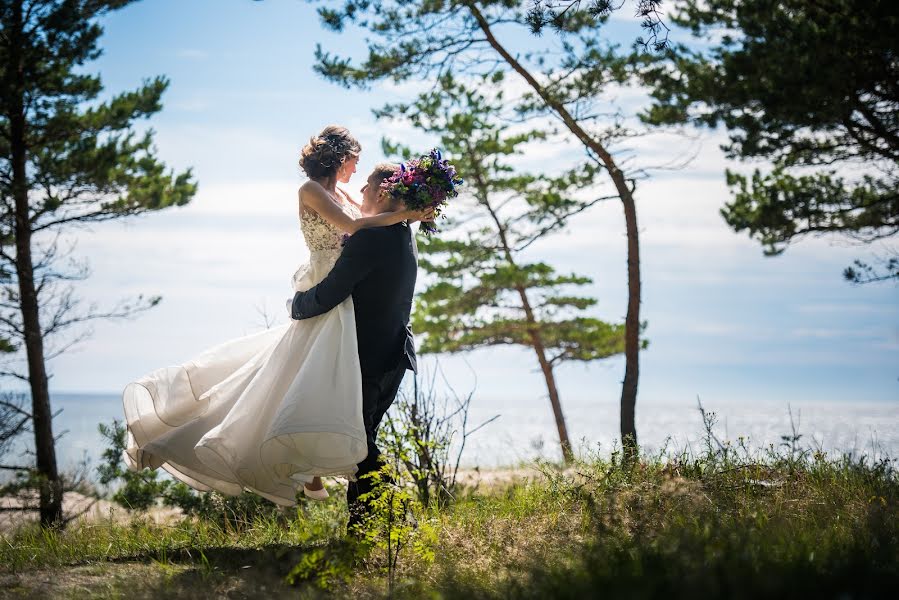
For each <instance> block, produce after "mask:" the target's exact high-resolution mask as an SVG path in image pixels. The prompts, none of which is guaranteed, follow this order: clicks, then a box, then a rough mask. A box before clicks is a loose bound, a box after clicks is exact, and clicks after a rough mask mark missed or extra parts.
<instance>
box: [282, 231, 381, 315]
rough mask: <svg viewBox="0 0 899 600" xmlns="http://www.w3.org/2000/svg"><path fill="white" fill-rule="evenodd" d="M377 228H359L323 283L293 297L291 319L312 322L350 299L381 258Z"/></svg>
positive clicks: (347, 242) (348, 240)
mask: <svg viewBox="0 0 899 600" xmlns="http://www.w3.org/2000/svg"><path fill="white" fill-rule="evenodd" d="M377 239H378V235H377V232H376V231H375V229H360V230H359V231H357V232H356V233H355V234H353V235H352V236H350V237H349V239H347V241H346V244H345V245H344V247H343V252H341V253H340V257H339V258H338V259H337V262H336V263H334V268H332V269H331V272H330V273H328V275H327V276H326V277H325V278H324V279H322V281H321V282H320V283H319V284H318V285H316V286H314V287H312V288H309V289H308V290H306V291H305V292H297V293H296V294H294V296H293V304H292V305H291V311H290V313H291V315H290V316H291V317H292V318H293V319H296V320H299V319H309V318H311V317H315V316H318V315H321V314H324V313H326V312H328V311H329V310H331V309H332V308H334V307H335V306H337V305H338V304H340V303H341V302H343V301H344V300H346V299H347V298H349V296H350V294H352V293H353V288H355V287H356V284H357V283H359V282H360V281H362V279H364V278H365V276H366V275H368V274H369V273H370V272H371V270H372V269H373V268H374V267H375V265H376V264H377V261H378V257H379V256H380V254H379V252H378V248H377Z"/></svg>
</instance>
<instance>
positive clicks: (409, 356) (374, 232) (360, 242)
mask: <svg viewBox="0 0 899 600" xmlns="http://www.w3.org/2000/svg"><path fill="white" fill-rule="evenodd" d="M412 243H413V242H412V234H411V230H410V229H409V227H408V226H407V225H406V224H405V223H398V224H396V225H391V226H389V227H371V228H368V229H360V230H359V231H357V232H356V233H355V234H354V235H352V236H350V237H349V239H347V241H346V244H345V245H344V247H343V251H342V252H341V254H340V257H339V258H338V259H337V262H336V263H335V264H334V268H332V269H331V272H330V273H328V275H327V276H326V277H325V278H324V279H323V280H322V281H321V282H320V283H319V284H318V285H316V286H314V287H312V288H311V289H309V290H307V291H305V292H297V293H296V294H295V295H294V298H293V305H292V309H291V313H292V316H293V318H294V319H308V318H310V317H314V316H317V315H321V314H324V313H326V312H328V311H329V310H331V309H332V308H334V307H335V306H337V305H338V304H340V303H341V302H343V301H344V300H345V299H346V298H347V297H349V296H350V295H352V296H353V306H354V308H355V312H356V338H357V340H358V343H359V362H360V365H361V367H362V375H363V376H368V377H371V376H377V375H381V374H383V373H387V372H388V371H391V370H393V369H396V368H397V367H399V366H400V364H402V363H403V362H404V361H405V366H406V368H407V369H412V370H413V371H416V360H415V343H414V341H413V339H412V330H411V329H410V328H409V314H410V312H411V311H412V295H413V292H414V290H415V277H416V275H417V273H418V265H417V262H416V260H415V253H414V251H413V249H412Z"/></svg>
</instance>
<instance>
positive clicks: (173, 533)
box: [0, 444, 899, 600]
mask: <svg viewBox="0 0 899 600" xmlns="http://www.w3.org/2000/svg"><path fill="white" fill-rule="evenodd" d="M541 471H542V476H540V477H538V478H536V479H534V480H530V481H524V482H517V483H510V484H499V485H496V486H494V487H491V488H489V489H469V490H463V491H462V492H461V493H459V494H457V499H456V501H455V502H454V503H452V504H451V505H449V506H447V507H444V508H442V509H437V508H430V509H428V510H421V511H419V512H418V513H417V514H416V519H417V523H418V526H419V527H418V532H419V533H418V534H417V535H419V536H420V539H419V540H418V541H419V545H418V546H417V547H416V548H415V549H412V547H411V546H410V547H409V548H408V549H407V550H405V551H404V552H403V553H402V554H401V556H400V560H399V567H398V571H397V573H396V585H395V588H394V595H395V596H397V597H408V598H421V597H440V598H447V599H452V598H511V597H514V598H531V597H533V598H547V597H555V598H585V597H608V598H615V597H627V598H656V597H674V598H688V597H689V598H715V597H720V598H761V597H784V596H788V595H789V596H803V597H804V596H809V597H824V598H828V597H841V598H869V597H899V480H897V476H896V472H895V471H894V469H893V468H892V463H891V462H890V461H881V462H877V463H871V462H869V461H866V460H857V459H851V458H848V457H840V458H837V459H830V458H828V457H826V456H824V455H822V454H820V453H808V452H800V451H796V449H795V448H794V449H788V451H784V452H780V453H777V452H773V451H769V452H767V453H762V454H761V455H750V454H749V453H748V452H739V451H734V449H733V448H731V447H730V446H728V445H723V446H720V447H713V446H712V445H711V444H710V445H709V447H708V448H707V451H706V452H704V453H703V454H702V455H701V456H698V457H692V456H688V455H686V454H684V455H681V456H679V457H676V458H667V459H662V458H659V457H643V458H642V459H641V461H639V462H638V463H637V464H635V465H632V466H629V465H623V464H622V463H621V462H620V460H619V459H618V456H617V455H615V456H613V458H612V459H611V460H609V459H608V458H605V459H604V458H598V457H591V458H588V459H586V460H583V461H581V462H579V463H577V464H576V465H574V466H573V467H571V468H568V469H565V470H564V471H562V470H559V469H557V468H556V467H554V466H552V465H541ZM334 495H335V496H337V497H336V498H333V499H332V500H330V501H329V502H327V503H324V504H312V503H306V504H304V505H302V506H300V507H299V508H298V509H297V511H295V512H292V513H290V514H287V515H286V516H273V515H268V516H266V517H264V518H256V519H252V520H249V521H246V522H229V521H225V522H221V521H210V520H206V519H198V518H192V519H185V520H183V521H181V522H179V523H177V524H175V525H172V526H161V525H155V524H152V523H150V522H149V521H148V520H146V519H141V518H139V517H138V518H135V519H134V520H133V521H132V522H131V523H130V524H127V525H121V524H116V523H114V522H112V521H109V522H96V523H93V524H89V525H88V524H77V525H74V526H72V527H70V528H68V529H67V530H65V531H62V532H48V531H44V530H41V529H39V528H37V527H29V528H25V529H22V530H21V531H19V532H18V533H16V534H15V535H13V536H11V537H9V538H5V539H2V540H0V582H2V586H0V595H2V596H3V597H29V595H34V594H35V593H36V592H41V594H42V595H44V596H46V597H79V598H80V597H95V598H113V597H127V598H129V600H134V599H135V598H144V597H146V598H165V597H171V598H181V597H184V598H188V597H196V595H197V594H202V593H204V592H205V593H206V595H208V594H213V593H214V595H215V596H216V597H228V598H251V597H267V598H269V597H297V595H298V594H299V595H300V596H308V597H318V596H333V597H346V596H350V595H352V596H356V597H361V598H366V597H368V598H376V597H383V596H384V595H385V594H386V590H387V583H386V575H385V573H384V566H385V564H386V561H385V558H384V556H383V551H382V550H379V549H375V550H373V551H372V552H371V554H369V555H368V556H367V557H365V558H362V559H357V560H356V562H353V563H347V564H344V565H342V566H341V565H340V564H338V568H332V569H331V571H321V572H319V576H318V577H310V579H308V580H306V581H302V580H301V581H298V582H297V583H296V584H295V585H294V586H293V587H291V586H289V585H287V584H286V583H284V577H285V576H286V575H287V574H288V573H289V572H290V571H291V569H292V567H293V566H294V565H296V564H298V563H301V562H303V561H306V562H309V561H310V560H312V558H311V557H314V558H315V560H316V561H318V562H317V563H315V564H326V563H327V564H330V565H331V567H334V565H335V564H337V563H335V561H338V562H339V561H340V560H346V556H348V555H347V554H346V553H345V552H341V549H344V548H345V547H346V543H345V542H343V541H341V540H342V528H343V523H344V522H345V518H346V516H345V508H344V507H343V505H342V499H341V498H340V497H339V493H335V494H334ZM422 548H425V549H427V551H423V550H422ZM323 557H324V558H325V559H327V560H324V562H322V560H323ZM329 560H330V562H328V561H329ZM313 562H314V561H313ZM314 571H315V569H312V570H311V571H309V573H313V574H314ZM307 574H308V573H307ZM341 574H346V575H348V578H347V579H343V578H341V577H340V575H341ZM48 579H49V580H53V581H55V582H57V583H55V584H52V585H51V587H49V588H48V587H46V585H45V582H46V580H48ZM42 582H44V583H42ZM321 584H325V586H326V589H322V588H321ZM42 586H43V587H42ZM210 597H211V596H210Z"/></svg>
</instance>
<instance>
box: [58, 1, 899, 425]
mask: <svg viewBox="0 0 899 600" xmlns="http://www.w3.org/2000/svg"><path fill="white" fill-rule="evenodd" d="M104 26H105V28H106V33H105V35H104V37H103V38H102V42H101V43H102V46H103V48H104V55H103V56H102V57H101V59H100V60H98V61H96V62H95V63H93V64H91V65H89V66H88V68H90V69H91V70H96V71H99V72H100V73H101V75H102V77H103V80H104V83H105V85H106V89H107V90H108V91H109V92H118V91H123V90H126V89H130V88H133V87H135V86H137V85H139V84H140V82H141V80H142V79H144V78H146V77H151V76H155V75H159V74H164V75H166V76H168V77H169V78H170V80H171V86H170V88H169V90H168V92H167V93H166V95H165V97H164V105H165V108H164V110H163V111H162V112H161V113H160V114H158V115H156V116H155V117H154V118H153V119H152V120H151V122H150V126H152V128H153V129H154V130H155V131H156V132H157V133H156V143H157V147H158V152H159V155H160V156H161V157H163V159H165V160H166V161H167V163H168V164H170V165H171V166H173V167H174V168H176V169H183V168H186V167H193V169H194V173H195V176H196V178H197V180H198V182H199V184H200V191H199V193H198V195H197V197H196V199H195V200H194V202H193V203H192V204H191V205H189V206H187V207H184V208H179V209H173V210H168V211H164V212H163V213H160V214H156V215H151V216H147V217H143V218H139V219H134V220H130V221H128V222H122V223H109V224H103V225H100V226H96V227H94V228H93V229H92V230H90V231H83V232H79V233H78V239H79V246H78V251H79V253H80V255H82V256H84V257H85V258H87V259H88V260H89V261H90V263H91V265H92V267H93V270H94V273H93V275H92V277H91V278H90V279H89V280H88V281H86V282H85V283H84V284H83V285H82V287H81V288H80V290H81V294H82V296H84V297H85V298H86V299H88V300H90V301H97V302H100V303H105V302H109V303H111V302H113V301H114V300H116V299H117V298H119V297H121V296H123V295H129V294H136V293H147V294H157V293H158V294H161V295H162V296H163V297H164V300H163V302H162V304H161V305H160V306H159V307H157V308H156V309H154V310H153V311H151V312H149V313H147V314H146V315H144V316H142V317H140V318H139V319H137V320H134V321H127V322H119V323H104V324H100V325H98V326H97V327H96V330H95V333H94V335H93V337H92V338H91V339H90V340H89V341H87V342H85V343H84V344H82V345H81V346H80V348H79V349H78V350H77V351H74V352H71V353H69V354H67V355H65V356H63V357H61V358H59V359H57V360H56V361H55V362H54V363H53V365H52V370H53V373H54V377H53V379H52V381H51V388H52V389H53V390H55V391H57V392H63V391H64V392H75V391H92V392H117V391H119V390H120V389H121V388H122V387H124V385H125V384H126V383H128V382H129V381H131V380H133V379H135V378H137V377H139V376H141V375H142V374H144V373H146V372H149V371H151V370H154V369H156V368H159V367H162V366H166V365H170V364H177V363H179V362H182V361H184V360H187V359H189V358H190V357H191V356H193V355H194V354H196V353H198V352H199V351H201V350H203V349H204V348H207V347H209V346H212V345H214V344H217V343H219V342H222V341H224V340H227V339H229V338H231V337H235V336H239V335H243V334H245V333H250V332H252V331H255V330H256V329H258V328H259V327H260V326H261V325H262V323H263V318H262V316H261V315H260V309H261V308H263V307H264V309H265V310H267V311H268V312H269V313H270V314H272V315H274V316H275V317H276V320H277V321H279V322H281V321H283V320H284V318H285V316H286V315H282V312H283V306H284V300H285V299H286V298H287V297H288V295H289V293H290V287H289V280H290V276H291V275H292V273H293V271H294V270H295V268H296V266H297V265H298V264H299V263H300V262H302V260H303V259H304V258H305V256H306V253H305V249H304V248H303V245H302V242H301V238H300V233H299V229H298V224H297V219H296V195H295V190H296V187H297V186H298V185H299V184H300V182H301V181H302V178H301V175H300V172H299V170H298V168H297V166H296V159H297V153H298V151H299V149H300V147H301V146H302V145H303V143H304V142H305V141H306V140H308V138H309V136H310V135H312V134H314V133H315V132H317V131H318V130H320V129H321V128H322V127H323V126H324V125H326V124H329V123H334V122H336V123H342V124H344V125H346V126H348V127H349V128H350V129H351V130H352V131H353V132H354V133H355V134H356V135H357V137H359V138H360V140H361V142H362V144H363V147H364V153H363V156H362V160H361V163H360V168H359V174H357V180H358V181H356V180H354V182H352V184H351V186H352V189H355V188H356V187H358V186H361V185H362V183H363V182H364V175H363V174H364V173H365V172H367V169H368V168H370V167H371V166H372V165H373V164H374V163H376V162H378V161H379V160H381V159H382V155H381V153H380V145H379V140H380V136H381V135H382V133H385V132H386V133H388V134H389V135H391V136H392V137H394V138H396V139H401V140H403V141H406V142H407V143H409V144H410V145H412V146H416V147H419V146H422V145H424V143H426V142H427V141H428V140H423V139H422V138H421V136H420V135H419V134H417V133H415V132H413V131H410V130H408V129H405V128H403V126H402V125H399V124H383V123H378V122H375V121H374V120H373V118H372V116H371V112H370V111H371V109H372V108H374V107H377V106H380V105H381V104H382V103H384V102H385V101H391V100H399V99H402V98H404V97H408V94H409V93H410V90H411V89H414V86H379V87H377V88H376V89H374V90H372V91H358V90H345V89H343V88H339V87H337V86H334V85H332V84H330V83H327V82H325V81H323V80H322V79H321V78H320V77H318V76H317V75H316V74H315V73H314V72H313V71H312V60H313V56H312V54H313V49H314V47H315V43H316V42H321V43H322V44H324V45H325V46H327V47H329V48H333V49H335V50H339V51H341V52H348V53H353V52H358V51H359V50H360V49H361V48H362V46H361V40H360V38H359V37H358V36H359V34H358V32H353V31H350V32H348V33H347V34H345V35H342V36H338V35H334V34H330V33H326V32H324V31H322V30H321V28H320V27H319V23H318V21H317V17H316V16H315V13H314V10H313V9H312V8H311V7H310V6H308V5H307V4H306V3H305V2H300V1H292V0H290V1H288V0H269V1H266V2H263V3H259V4H257V3H253V2H250V1H249V0H215V1H212V0H193V1H191V2H183V1H178V2H176V1H174V0H154V1H153V2H141V3H138V4H136V5H133V6H130V7H128V8H126V9H124V10H122V11H120V12H117V13H115V14H114V15H111V16H110V17H108V18H106V19H105V20H104ZM638 29H639V28H635V27H634V26H633V24H632V23H629V22H628V19H627V18H626V16H625V18H622V19H616V20H615V21H614V22H613V23H612V24H611V25H610V28H609V30H610V32H611V34H612V35H613V36H617V37H618V38H620V39H626V38H628V37H629V36H633V35H635V33H634V32H635V31H637V30H638ZM634 101H636V96H635V97H634ZM623 102H625V103H626V102H628V96H624V99H623ZM630 108H633V107H632V106H631V107H630ZM722 139H723V138H722V137H721V134H720V133H714V132H712V133H710V132H704V133H703V134H702V136H701V138H700V139H699V140H698V141H697V142H693V143H688V142H687V141H684V140H680V139H678V138H673V137H670V136H669V137H664V136H661V137H659V138H658V139H652V140H645V141H640V142H638V144H640V145H639V149H640V151H641V152H643V155H644V156H652V157H654V158H657V157H664V156H668V155H671V156H675V155H677V154H680V153H683V152H686V151H688V150H694V151H696V152H697V156H696V158H695V159H694V161H693V162H692V163H691V164H690V165H689V166H688V167H686V168H685V169H682V170H679V171H670V172H660V173H657V174H655V175H654V176H653V177H652V178H651V179H649V180H647V181H643V182H641V184H640V187H639V189H638V193H637V198H638V218H639V226H640V231H641V244H642V247H641V252H642V266H643V285H644V295H643V304H642V311H643V315H642V316H643V318H644V319H646V320H648V322H649V327H648V329H647V336H648V338H649V340H650V348H649V350H647V351H646V352H645V353H644V354H643V355H642V359H641V360H642V363H641V379H640V399H641V400H645V401H646V402H650V403H651V402H666V403H678V404H680V403H682V404H683V405H684V406H685V407H686V406H689V407H691V408H692V407H693V406H695V401H696V396H697V395H699V396H701V397H702V398H703V399H704V401H706V402H740V403H751V402H754V401H758V400H762V399H764V400H765V401H773V402H782V403H783V404H784V406H786V404H787V403H788V402H796V401H798V400H802V401H817V400H828V401H847V402H890V403H899V381H897V377H899V302H897V301H899V289H897V286H896V285H894V284H887V285H879V286H863V287H852V286H850V285H848V284H846V283H844V282H843V281H842V280H841V276H840V273H841V270H842V268H843V267H844V266H846V265H847V264H849V263H850V262H851V261H852V260H853V259H854V258H856V257H865V256H868V255H869V253H870V251H871V248H867V247H858V246H854V245H852V244H851V243H850V242H849V241H847V240H839V239H832V238H831V239H810V240H807V241H804V242H803V243H800V244H798V245H796V246H795V247H792V248H790V249H789V250H788V251H787V252H786V253H785V254H784V255H783V256H780V257H776V258H769V257H764V256H763V255H762V252H761V248H760V247H759V245H758V244H757V243H756V242H753V241H751V240H749V239H747V238H746V237H745V236H744V235H740V234H736V233H734V232H732V231H731V230H730V229H728V227H727V226H726V225H725V224H724V222H723V221H722V219H721V217H720V216H719V214H718V210H719V209H720V207H721V206H722V205H723V203H724V202H725V201H726V200H727V199H728V197H729V195H728V191H727V188H726V186H725V185H724V181H723V180H724V176H723V170H724V168H725V166H726V164H727V163H726V161H725V160H724V158H723V156H722V154H721V152H720V151H719V150H718V144H719V143H720V142H721V141H722ZM666 153H667V154H666ZM571 156H572V149H571V146H570V145H568V146H566V144H565V143H564V142H560V143H559V144H556V145H549V146H547V147H542V148H537V149H535V151H534V152H533V153H529V156H528V157H527V159H526V160H524V161H523V163H522V164H523V165H524V166H527V165H530V166H535V165H552V167H551V168H555V167H558V168H559V169H561V168H564V167H565V166H566V160H568V159H570V157H571ZM566 157H568V158H566ZM623 230H624V224H623V216H622V211H621V208H620V205H619V204H617V203H615V202H607V203H605V204H602V205H599V206H597V207H596V208H594V209H592V210H591V211H590V212H588V213H586V214H584V215H583V216H582V217H581V218H580V219H579V220H577V221H575V222H574V223H573V225H572V228H571V230H570V231H568V232H566V233H564V234H562V235H559V236H557V237H556V238H554V239H551V240H548V241H547V242H546V243H544V244H542V245H540V246H538V247H535V248H534V253H535V255H536V256H539V257H540V258H541V259H542V260H546V261H548V262H550V263H551V264H553V265H555V266H556V267H557V268H558V269H559V270H562V271H569V270H570V271H575V272H578V273H583V274H585V275H588V276H590V277H592V278H593V279H594V284H593V285H592V286H591V287H590V292H592V293H593V294H594V295H595V296H596V297H598V298H599V304H598V306H597V307H596V309H595V314H596V315H598V316H600V317H603V318H606V319H608V320H619V319H623V316H624V312H625V307H626V270H625V269H626V265H625V238H624V235H623ZM875 249H876V247H875ZM441 363H442V365H443V367H444V370H445V371H446V372H447V374H448V377H449V378H450V380H451V381H452V382H453V383H454V385H455V386H456V387H458V388H460V389H462V390H466V389H468V388H470V387H472V386H474V385H475V378H476V385H477V389H478V395H479V397H483V398H489V400H490V402H495V403H498V404H501V405H503V406H514V405H515V403H516V402H517V401H518V399H520V398H522V397H524V396H526V397H528V398H530V397H532V396H543V395H545V394H544V392H543V389H542V387H541V386H542V382H541V380H540V376H539V374H538V373H537V372H536V370H535V366H536V365H535V363H534V361H533V359H532V358H531V356H530V355H529V354H528V353H527V352H525V351H519V350H513V349H501V350H492V351H491V350H487V351H481V352H477V353H473V354H470V355H468V356H467V357H452V358H445V359H442V360H441ZM475 374H476V375H475ZM622 376H623V360H621V359H619V358H616V359H611V360H607V361H603V362H601V363H593V364H589V365H566V366H563V367H562V368H561V369H560V372H559V385H560V390H561V394H562V399H563V404H564V402H565V399H566V398H571V399H572V400H571V401H572V402H579V401H586V400H589V399H590V398H594V397H601V398H605V399H608V398H617V397H618V395H619V394H620V380H621V378H622ZM638 410H639V409H638ZM638 414H639V413H638ZM614 418H615V419H617V415H615V416H614Z"/></svg>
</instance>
